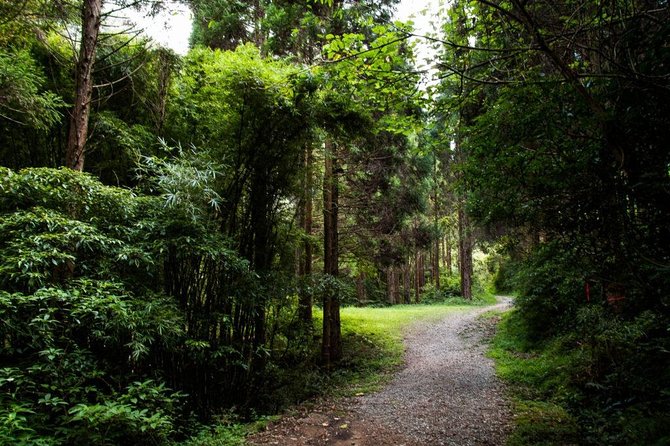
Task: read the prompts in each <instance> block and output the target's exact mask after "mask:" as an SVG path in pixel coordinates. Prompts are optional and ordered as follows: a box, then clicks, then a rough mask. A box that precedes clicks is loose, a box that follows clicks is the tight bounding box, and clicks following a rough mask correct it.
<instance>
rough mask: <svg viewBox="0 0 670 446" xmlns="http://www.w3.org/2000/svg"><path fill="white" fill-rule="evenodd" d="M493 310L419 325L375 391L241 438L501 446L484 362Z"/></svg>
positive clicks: (502, 419) (497, 395) (341, 445)
mask: <svg viewBox="0 0 670 446" xmlns="http://www.w3.org/2000/svg"><path fill="white" fill-rule="evenodd" d="M510 302H511V301H510V299H507V298H500V300H499V303H498V304H497V305H494V306H487V307H477V308H472V309H470V308H468V309H467V310H464V311H455V312H453V313H450V314H449V315H448V316H447V317H445V318H444V319H442V320H440V321H437V322H419V323H417V324H414V325H413V326H412V327H411V329H410V330H409V332H408V334H407V336H406V338H405V345H406V355H405V367H404V368H403V369H402V370H401V371H400V372H399V373H398V374H397V375H396V376H395V377H394V378H393V380H392V381H391V382H390V383H389V384H388V385H387V386H386V387H385V388H384V389H382V390H381V391H379V392H377V393H373V394H369V395H364V396H360V397H355V398H348V399H343V400H339V401H336V402H327V403H323V404H322V405H320V406H317V407H316V408H314V409H312V410H311V411H309V412H305V413H302V414H299V415H294V416H287V417H284V418H283V419H282V420H280V421H279V422H277V423H274V424H273V425H271V426H269V427H268V429H267V430H266V431H264V432H261V433H259V434H256V435H254V436H252V437H251V438H249V444H251V445H266V444H274V445H280V446H308V445H313V446H318V445H335V446H345V445H346V446H402V445H404V446H419V445H421V446H427V445H434V446H441V445H445V446H456V445H458V446H469V445H492V446H493V445H503V444H504V443H505V439H506V437H507V433H508V432H509V427H510V420H511V412H510V408H509V402H508V401H507V400H506V399H505V395H504V389H503V387H502V384H501V383H500V382H499V380H498V379H497V378H496V376H495V371H494V368H493V361H492V360H491V359H488V358H486V357H485V355H484V350H485V342H482V341H483V338H484V335H485V332H486V331H487V330H488V328H487V324H486V323H485V322H482V321H481V320H480V319H478V316H480V315H481V314H483V313H485V312H487V311H490V310H503V309H506V308H507V307H509V305H510Z"/></svg>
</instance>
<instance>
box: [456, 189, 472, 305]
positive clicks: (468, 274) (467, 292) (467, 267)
mask: <svg viewBox="0 0 670 446" xmlns="http://www.w3.org/2000/svg"><path fill="white" fill-rule="evenodd" d="M464 207H465V203H463V201H462V200H461V203H460V204H459V207H458V270H459V273H460V275H461V295H462V296H463V298H464V299H468V300H470V299H472V244H473V243H472V231H471V229H470V221H469V218H468V215H467V213H466V212H465V209H464Z"/></svg>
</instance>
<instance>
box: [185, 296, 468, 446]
mask: <svg viewBox="0 0 670 446" xmlns="http://www.w3.org/2000/svg"><path fill="white" fill-rule="evenodd" d="M454 302H457V304H455V303H454ZM464 303H465V304H468V305H464ZM474 304H477V302H476V301H475V302H474V303H473V302H468V301H465V302H463V301H462V300H455V301H454V300H451V301H449V303H441V304H420V305H396V306H392V307H385V308H361V307H344V308H342V310H341V319H342V343H343V351H344V357H343V358H342V361H341V362H340V363H339V365H338V367H337V368H336V369H335V370H333V371H331V372H327V371H325V370H321V369H319V368H317V367H314V365H313V364H314V363H312V364H311V365H310V364H303V365H301V367H300V368H299V369H294V370H291V371H287V372H286V373H290V374H291V376H292V377H294V379H292V380H287V379H286V377H283V379H284V380H285V381H291V382H292V385H287V387H285V388H284V389H282V390H281V391H280V392H279V393H278V395H277V398H279V399H282V398H285V396H282V394H291V395H292V397H293V398H294V400H301V399H303V400H305V399H308V398H315V397H335V398H337V397H342V396H354V395H361V394H366V393H369V392H373V391H375V390H378V389H379V388H380V387H381V386H382V385H383V384H385V383H386V382H388V381H389V379H390V378H391V377H392V374H393V372H394V371H395V370H397V369H398V367H399V366H401V365H402V363H403V353H404V346H403V337H404V334H405V333H406V330H407V328H408V327H409V326H410V325H411V324H413V323H414V322H417V321H430V320H438V319H440V318H442V317H444V316H446V315H447V314H449V313H453V312H460V311H465V310H467V308H468V307H471V306H472V305H474ZM314 316H315V317H314V333H318V332H319V330H320V327H321V315H320V314H318V313H315V315H314ZM312 342H313V345H312V349H313V351H314V358H315V359H314V360H315V361H316V358H317V357H318V352H319V338H318V336H314V337H313V338H312ZM299 396H300V397H299ZM296 402H300V401H296ZM272 419H273V418H272V417H255V418H254V420H253V421H252V422H244V421H243V420H241V419H238V420H236V419H235V418H234V417H224V419H221V420H219V422H218V424H217V425H216V426H214V427H207V428H204V429H203V430H202V432H201V433H200V435H198V436H196V437H194V438H192V439H191V440H190V441H189V442H187V443H185V444H184V446H196V445H198V446H200V445H205V446H228V445H230V446H237V445H243V444H244V437H245V436H247V435H249V434H250V433H253V432H257V431H258V430H259V429H262V427H263V426H264V425H265V424H267V422H268V421H270V420H272Z"/></svg>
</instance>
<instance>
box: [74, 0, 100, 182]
mask: <svg viewBox="0 0 670 446" xmlns="http://www.w3.org/2000/svg"><path fill="white" fill-rule="evenodd" d="M102 1H103V0H84V4H83V6H82V15H81V19H82V24H81V46H80V48H79V59H78V60H77V63H76V65H75V71H76V73H75V76H76V78H75V86H76V87H75V88H76V91H75V97H74V107H73V109H72V115H71V116H70V129H69V134H68V139H67V147H66V148H65V165H66V166H67V167H69V168H70V169H73V170H79V171H82V170H84V150H85V147H86V138H87V137H88V118H89V115H90V113H91V98H92V97H93V66H94V65H95V49H96V46H97V44H98V34H99V32H100V22H101V15H102Z"/></svg>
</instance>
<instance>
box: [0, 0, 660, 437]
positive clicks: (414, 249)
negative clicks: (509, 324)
mask: <svg viewBox="0 0 670 446" xmlns="http://www.w3.org/2000/svg"><path fill="white" fill-rule="evenodd" d="M185 3H186V4H187V5H188V6H189V7H190V8H191V10H192V11H193V14H194V24H193V25H194V28H193V33H192V35H191V38H190V41H191V49H190V51H189V52H188V54H186V55H184V56H179V55H177V54H175V53H174V52H172V51H171V50H169V49H165V48H159V47H156V46H153V45H151V43H150V42H149V41H146V40H143V39H142V38H139V37H138V34H137V33H136V32H135V31H133V30H131V29H129V30H123V31H119V30H118V28H111V27H109V26H107V24H108V23H109V21H110V20H112V18H113V17H112V16H114V15H116V14H119V13H122V12H123V10H124V9H125V8H133V7H138V6H149V7H154V8H157V7H160V2H148V1H147V2H145V1H139V2H126V1H122V0H114V1H112V0H22V1H11V0H0V129H1V131H0V215H1V216H2V217H1V218H0V335H1V336H2V339H3V343H2V346H1V347H0V420H1V422H0V443H2V444H26V445H27V444H44V445H47V444H48V445H57V444H138V445H140V444H174V443H176V442H181V441H186V440H187V439H188V438H189V437H191V436H192V435H194V434H195V433H197V431H198V430H199V429H200V428H201V427H202V425H203V424H206V423H208V422H210V421H211V420H212V419H213V417H215V416H216V415H217V414H221V413H223V412H225V411H229V410H233V411H234V412H236V413H237V414H238V415H239V416H246V417H252V416H253V414H254V413H269V412H272V411H276V410H279V409H281V408H282V407H285V406H286V405H288V404H292V403H295V402H297V401H300V400H302V399H304V398H307V397H309V396H311V395H314V394H316V393H318V392H319V391H320V390H321V389H320V388H321V387H322V386H323V385H324V382H325V381H326V380H327V377H328V376H329V374H332V373H337V370H338V368H339V367H346V364H344V365H343V364H342V361H341V359H342V356H343V344H342V335H341V327H340V317H339V308H340V306H341V305H354V304H355V305H393V304H400V303H412V302H420V301H423V302H427V301H433V300H442V299H444V298H447V297H453V296H460V297H461V298H463V299H466V300H473V299H475V300H476V299H477V298H481V297H482V296H483V295H485V294H487V293H489V294H490V293H491V292H492V286H493V285H494V284H495V286H496V287H497V289H498V291H500V292H515V293H516V294H517V299H516V307H517V309H516V311H515V314H514V318H515V321H516V322H517V323H518V324H519V326H520V327H522V330H523V332H524V333H525V335H526V337H527V340H528V343H529V345H548V344H551V345H553V346H555V348H557V349H560V351H561V352H564V354H565V356H566V357H569V358H571V361H572V362H571V363H570V364H571V365H570V367H569V368H568V369H567V371H566V373H568V374H569V376H570V391H569V392H567V391H566V392H565V394H564V400H563V401H562V402H563V403H565V405H566V406H567V407H568V408H569V410H571V411H572V412H571V413H572V414H573V415H574V417H576V419H578V420H579V422H580V426H581V429H582V431H583V432H582V433H583V436H582V437H581V440H580V442H583V443H584V444H633V443H634V444H664V442H667V441H668V438H670V432H668V424H667V420H668V416H669V413H670V407H669V403H670V400H669V396H668V395H669V393H668V392H669V390H668V389H670V382H669V380H670V376H669V374H670V364H669V356H668V351H669V350H670V338H669V336H670V333H669V332H668V326H669V324H670V320H669V319H668V318H669V315H670V311H669V309H668V306H669V305H670V301H669V292H670V280H669V278H670V275H669V270H670V244H669V243H668V240H670V233H669V231H670V224H669V222H670V197H669V193H670V147H669V146H668V141H670V134H669V132H670V7H669V5H668V4H667V2H666V1H642V0H625V1H600V0H565V1H564V0H561V1H551V2H548V1H541V0H537V1H517V0H510V1H507V0H500V1H499V0H495V1H488V0H487V1H483V0H479V1H478V0H471V1H465V0H454V1H453V2H451V3H450V4H449V5H447V6H445V7H444V9H443V10H441V11H433V12H431V13H432V14H435V15H436V16H438V17H439V19H440V20H439V22H440V30H439V32H438V33H436V34H435V35H431V36H423V37H422V38H424V39H430V41H431V42H432V43H433V44H439V46H440V49H441V50H440V54H439V55H438V56H436V60H435V61H434V64H433V65H434V66H435V67H436V70H437V77H438V78H439V82H437V84H436V85H434V86H432V87H431V88H430V89H428V90H426V89H424V88H421V87H420V85H421V84H422V82H423V81H422V75H424V74H425V73H421V72H420V71H419V70H418V69H417V68H416V66H417V63H416V44H417V43H416V42H417V41H416V39H415V31H414V29H413V25H412V23H411V22H408V23H403V22H398V21H395V20H394V12H395V9H396V7H397V4H398V1H396V0H375V1H363V2H361V1H353V0H352V1H349V0H330V1H319V0H304V1H298V2H295V1H280V0H254V1H250V2H239V1H228V0H188V1H186V2H185ZM417 34H418V33H417ZM483 259H484V260H483ZM316 310H318V312H319V313H318V314H317V313H316ZM315 341H317V342H318V345H317V344H316V343H315Z"/></svg>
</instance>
